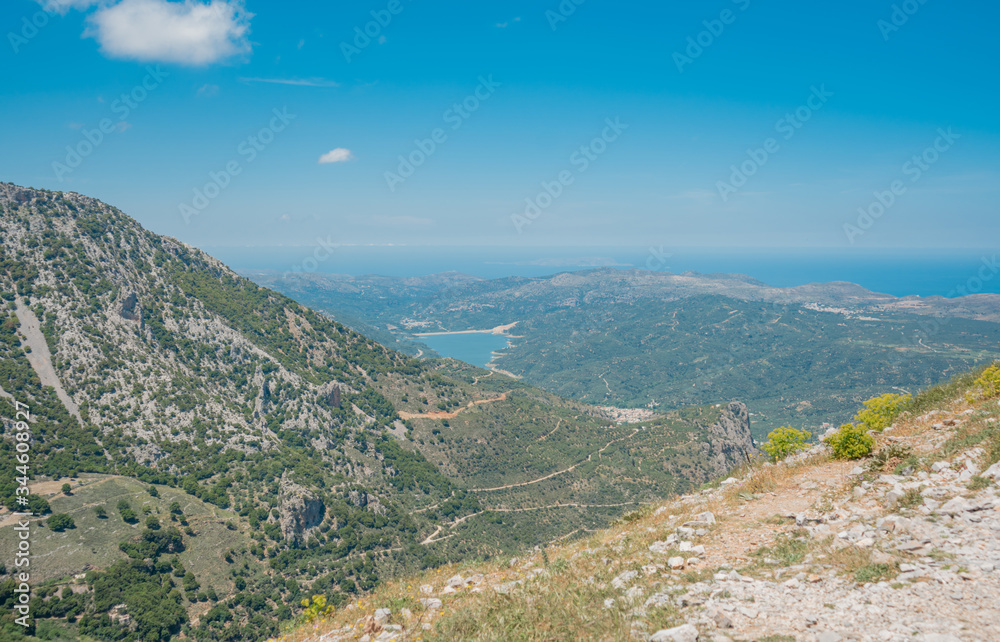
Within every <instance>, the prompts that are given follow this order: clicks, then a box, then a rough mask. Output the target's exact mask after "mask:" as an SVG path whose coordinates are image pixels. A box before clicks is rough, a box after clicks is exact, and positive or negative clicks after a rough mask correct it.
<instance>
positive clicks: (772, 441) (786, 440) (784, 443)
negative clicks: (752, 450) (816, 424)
mask: <svg viewBox="0 0 1000 642" xmlns="http://www.w3.org/2000/svg"><path fill="white" fill-rule="evenodd" d="M810 437H812V433H810V432H809V431H807V430H798V429H796V428H792V427H791V426H782V427H780V428H776V429H775V430H772V431H771V432H770V434H768V436H767V443H766V444H763V445H762V446H761V448H763V449H764V452H766V453H767V454H768V455H770V456H771V459H773V460H774V461H781V460H782V459H784V458H785V457H788V456H789V455H792V454H794V453H797V452H799V451H800V450H805V448H806V446H807V445H808V443H809V438H810Z"/></svg>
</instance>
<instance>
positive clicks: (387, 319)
mask: <svg viewBox="0 0 1000 642" xmlns="http://www.w3.org/2000/svg"><path fill="white" fill-rule="evenodd" d="M248 276H250V277H251V278H253V279H255V280H257V281H258V282H260V283H262V284H265V285H268V287H273V288H275V289H277V290H279V291H282V292H284V293H286V294H288V295H289V296H292V297H294V298H296V299H298V300H300V301H302V302H304V303H306V304H308V305H310V306H311V307H313V308H315V309H317V310H321V311H325V312H327V313H329V314H332V315H334V316H336V315H337V314H339V313H340V311H345V312H347V313H349V314H351V315H353V316H354V317H358V318H363V319H365V323H366V324H368V325H370V326H379V327H382V328H383V329H384V331H387V332H392V333H395V334H396V335H397V336H398V337H399V338H400V340H401V341H409V342H415V341H420V340H421V335H422V334H425V333H426V332H427V331H428V329H430V328H433V329H434V330H435V331H436V332H449V331H450V332H463V331H469V330H470V329H478V328H493V327H497V326H501V325H502V324H509V323H511V320H514V319H516V320H518V322H517V324H516V327H515V331H511V332H510V333H509V334H510V335H511V336H510V346H509V347H508V348H506V349H504V350H503V351H501V352H500V353H498V354H497V356H496V357H495V358H494V359H493V361H492V362H491V363H490V367H491V368H494V369H497V370H500V371H503V372H505V373H508V374H510V375H512V376H515V377H517V378H519V379H521V380H523V381H525V382H527V383H530V384H532V385H536V386H539V387H541V388H544V389H546V390H550V391H552V392H555V393H557V394H560V395H562V396H566V397H570V398H573V399H577V400H579V401H583V402H587V403H591V404H595V405H609V406H618V407H623V408H632V409H651V410H655V411H661V410H666V409H672V408H679V407H684V406H687V405H698V404H705V403H718V402H724V401H728V400H732V399H739V400H741V401H744V402H746V403H748V404H749V405H750V406H751V409H752V412H753V413H754V414H753V419H754V421H753V424H754V436H755V437H756V438H757V439H761V438H763V437H764V436H765V435H766V434H767V433H768V432H769V431H770V430H772V429H774V428H777V427H779V426H782V425H794V426H796V427H800V428H805V429H807V430H810V431H812V432H814V433H815V432H817V431H818V430H819V428H820V426H821V425H822V424H823V423H839V422H843V421H846V420H847V419H848V418H849V416H850V414H849V410H848V409H849V408H851V407H853V406H854V405H856V404H858V403H860V402H861V401H863V400H864V399H868V398H870V397H872V396H876V395H878V394H882V393H884V392H886V391H890V390H897V391H898V390H913V389H919V388H921V387H925V386H927V385H931V384H933V383H936V382H938V381H941V380H944V379H946V378H948V377H949V376H951V375H953V374H956V373H958V372H962V371H965V370H967V369H968V368H970V367H973V366H975V365H978V364H982V363H988V362H989V361H991V360H992V359H993V358H994V357H995V356H996V354H997V346H998V344H1000V312H998V310H1000V295H993V294H979V295H970V296H965V297H959V298H955V299H945V298H943V297H903V298H899V297H893V296H889V295H885V294H879V293H875V292H870V291H868V290H865V289H863V288H861V287H859V286H856V285H853V284H849V283H826V284H810V285H804V286H798V287H788V288H775V287H770V286H767V285H766V284H764V283H761V282H759V281H756V280H754V279H751V278H749V277H745V276H741V275H725V274H723V275H719V274H708V275H705V274H697V273H684V274H671V273H667V272H650V271H644V270H620V269H610V268H602V269H593V270H585V271H581V272H571V273H561V274H555V275H552V276H548V277H539V278H523V277H511V278H504V279H492V280H486V279H479V278H476V277H463V276H462V275H457V274H448V275H435V276H430V277H426V278H423V279H420V278H409V279H391V278H388V277H378V276H360V277H349V276H343V275H335V276H334V275H321V274H309V275H304V274H299V275H289V274H284V275H282V274H274V273H264V272H253V273H248ZM514 335H516V336H514ZM427 353H428V352H425V354H427ZM456 356H461V353H456Z"/></svg>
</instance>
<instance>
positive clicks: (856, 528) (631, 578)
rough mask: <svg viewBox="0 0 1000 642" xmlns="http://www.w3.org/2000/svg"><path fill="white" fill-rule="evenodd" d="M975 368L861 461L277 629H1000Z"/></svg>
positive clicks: (651, 512) (666, 507) (678, 632)
mask: <svg viewBox="0 0 1000 642" xmlns="http://www.w3.org/2000/svg"><path fill="white" fill-rule="evenodd" d="M977 374H978V373H975V374H972V375H968V376H963V377H961V378H959V379H956V380H955V381H953V382H952V383H950V384H948V385H944V386H940V387H936V388H932V389H929V390H927V391H925V392H923V393H921V394H920V395H918V396H917V397H916V398H915V399H914V400H913V402H912V403H910V404H909V406H908V410H907V411H906V412H904V413H903V414H902V415H899V416H898V417H897V418H896V420H895V422H894V423H893V424H892V425H891V426H889V427H888V428H886V429H885V430H884V431H883V432H882V433H879V434H876V435H875V437H876V445H875V449H874V452H873V453H872V454H871V455H869V456H867V457H865V458H863V459H860V460H855V461H843V460H837V459H833V458H832V457H831V453H830V449H829V448H828V447H827V446H826V445H825V444H819V445H815V446H813V447H811V448H809V449H808V450H806V451H804V452H801V453H799V454H797V455H793V456H791V457H789V458H787V459H785V460H784V461H781V462H780V463H778V464H772V463H761V462H757V463H755V464H754V465H752V466H749V467H746V468H745V469H743V470H742V471H740V472H738V473H736V474H735V475H733V476H732V477H726V478H724V479H721V480H717V481H716V482H714V483H712V484H708V485H706V487H705V488H703V489H702V490H700V491H697V492H694V493H690V494H687V495H685V496H682V497H679V498H676V499H674V500H670V501H667V502H665V503H661V504H659V505H655V506H649V507H645V508H644V509H643V510H641V511H639V512H636V513H633V514H630V515H626V516H625V517H624V518H623V519H622V520H620V522H619V523H618V524H617V525H616V526H614V527H612V528H609V529H607V530H601V531H599V532H596V533H593V534H591V535H588V536H585V537H582V538H580V539H579V540H578V541H575V542H572V543H563V544H556V545H552V546H548V547H543V548H540V549H536V550H535V551H534V553H532V554H529V555H522V556H518V557H513V558H509V559H504V560H499V561H496V562H493V563H488V564H483V563H480V564H464V565H453V566H450V567H447V568H444V569H437V570H435V571H433V572H429V573H424V574H421V575H418V576H413V577H408V578H404V579H402V580H400V581H398V582H395V583H392V584H388V585H386V586H384V587H381V588H380V589H378V590H377V591H376V592H375V593H374V594H373V595H371V596H370V597H366V598H364V599H361V600H358V601H354V602H351V603H350V604H348V605H347V606H346V607H343V608H340V609H336V610H334V611H331V612H328V613H325V614H323V613H322V609H314V610H313V613H312V617H313V621H312V622H311V623H310V624H309V625H308V626H303V627H301V628H295V629H292V630H290V631H289V632H287V633H286V634H285V635H284V636H282V638H281V639H282V640H286V641H288V642H306V641H309V642H312V641H323V642H334V641H336V640H362V641H365V642H367V641H368V640H417V639H420V640H512V639H517V640H557V639H558V640H563V639H567V640H568V639H587V640H651V641H661V642H662V641H673V642H695V641H697V640H702V641H704V640H712V641H717V642H730V641H736V640H769V641H772V642H777V641H786V640H787V641H795V640H804V641H810V642H836V641H840V640H845V641H846V640H879V641H886V642H904V641H907V640H922V641H926V642H931V641H935V642H937V641H948V642H952V641H955V642H959V641H970V642H971V641H977V642H980V641H984V640H995V639H998V638H1000V624H998V621H1000V619H998V616H1000V487H998V484H1000V405H998V404H1000V401H998V397H1000V388H998V387H997V379H998V378H1000V376H998V375H1000V370H998V369H994V375H993V380H992V381H993V383H992V384H988V385H986V386H981V387H978V388H977V387H975V384H974V383H973V382H974V380H975V379H976V376H977ZM970 392H973V394H969V393H970Z"/></svg>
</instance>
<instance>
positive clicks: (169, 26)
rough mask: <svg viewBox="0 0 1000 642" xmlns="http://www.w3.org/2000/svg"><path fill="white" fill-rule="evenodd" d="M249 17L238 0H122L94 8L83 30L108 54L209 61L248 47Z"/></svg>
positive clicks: (184, 61) (183, 61) (150, 59)
mask: <svg viewBox="0 0 1000 642" xmlns="http://www.w3.org/2000/svg"><path fill="white" fill-rule="evenodd" d="M59 1H64V0H59ZM70 1H73V0H70ZM75 1H77V2H79V1H80V0H75ZM252 17H253V14H251V13H247V12H246V11H245V10H244V8H243V2H242V0H212V2H211V3H210V4H204V3H202V2H199V1H198V0H184V1H183V2H167V1H166V0H122V1H121V2H119V3H118V4H114V5H110V6H106V7H101V8H99V9H98V10H97V11H95V12H94V14H93V15H91V16H90V18H89V21H90V28H88V30H87V32H86V33H85V34H84V35H85V36H92V37H94V38H96V39H97V41H98V42H99V43H100V45H101V51H102V52H103V53H104V54H106V55H108V56H110V57H112V58H129V59H134V60H141V61H147V62H172V63H178V64H182V65H207V64H211V63H215V62H219V61H221V60H224V59H226V58H229V57H231V56H234V55H237V54H241V53H247V52H249V51H250V43H249V41H248V40H247V36H248V35H249V33H250V18H252Z"/></svg>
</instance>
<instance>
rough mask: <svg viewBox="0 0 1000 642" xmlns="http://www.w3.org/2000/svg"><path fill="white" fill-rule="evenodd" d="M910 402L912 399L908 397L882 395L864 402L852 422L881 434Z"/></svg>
mask: <svg viewBox="0 0 1000 642" xmlns="http://www.w3.org/2000/svg"><path fill="white" fill-rule="evenodd" d="M911 401H913V397H912V396H910V395H896V394H892V393H889V394H884V395H882V396H881V397H875V398H873V399H869V400H868V401H866V402H865V407H864V409H863V410H861V411H859V412H858V414H857V415H855V416H854V420H855V421H859V422H861V423H863V424H864V425H866V426H868V428H869V429H871V430H877V431H879V432H882V431H883V430H885V429H886V428H888V427H889V426H891V425H892V422H893V421H895V420H896V417H898V416H899V413H901V412H903V410H904V409H905V408H906V406H907V405H909V403H910V402H911Z"/></svg>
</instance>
